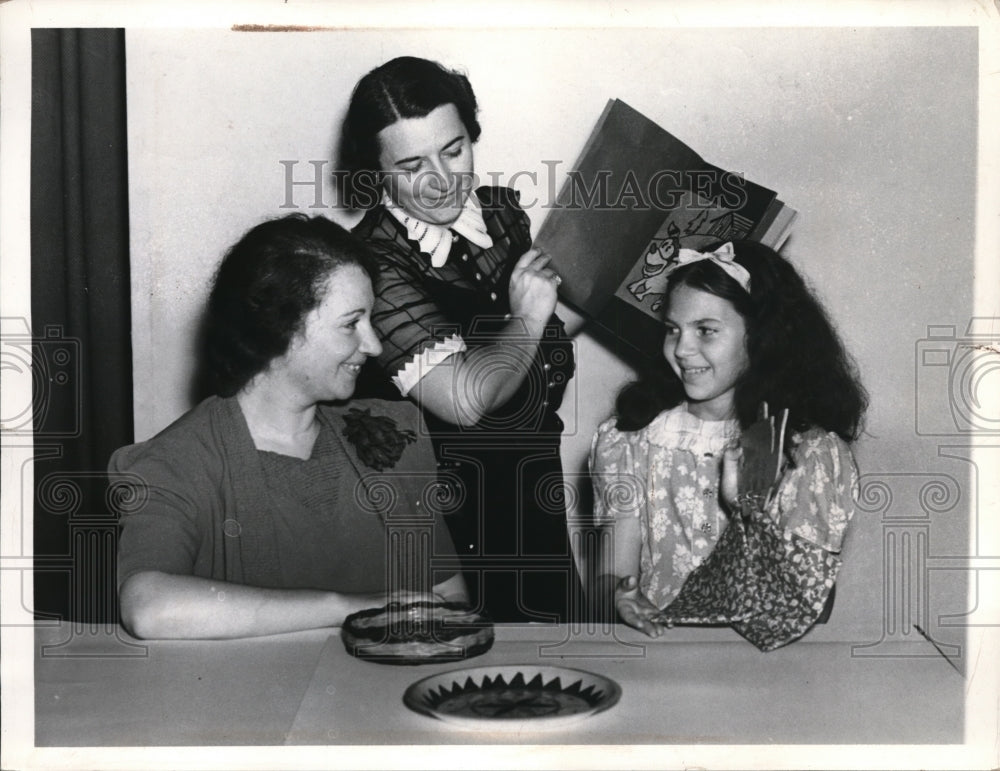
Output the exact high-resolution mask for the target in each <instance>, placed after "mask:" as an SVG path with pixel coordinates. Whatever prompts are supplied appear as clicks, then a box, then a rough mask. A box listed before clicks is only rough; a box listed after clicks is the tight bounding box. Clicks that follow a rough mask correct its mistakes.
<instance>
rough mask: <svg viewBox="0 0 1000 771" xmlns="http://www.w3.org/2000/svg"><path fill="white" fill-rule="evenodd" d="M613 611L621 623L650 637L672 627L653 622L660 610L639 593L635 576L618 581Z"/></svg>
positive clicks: (656, 635)
mask: <svg viewBox="0 0 1000 771" xmlns="http://www.w3.org/2000/svg"><path fill="white" fill-rule="evenodd" d="M615 609H616V610H617V611H618V617H619V618H620V619H621V620H622V621H623V622H625V623H626V624H628V625H629V626H630V627H633V628H635V629H638V630H639V631H640V632H645V633H646V634H648V635H649V636H650V637H659V636H660V635H662V634H663V631H664V629H669V628H670V627H671V626H672V624H669V623H668V624H662V623H660V622H658V621H655V620H654V619H655V618H656V617H657V616H658V615H659V613H660V609H659V608H657V607H656V606H655V605H653V603H651V602H650V601H649V600H647V599H646V598H645V597H644V596H643V595H642V594H640V593H639V582H638V580H637V579H636V577H635V576H625V577H624V578H622V579H621V580H619V581H618V585H617V586H616V587H615Z"/></svg>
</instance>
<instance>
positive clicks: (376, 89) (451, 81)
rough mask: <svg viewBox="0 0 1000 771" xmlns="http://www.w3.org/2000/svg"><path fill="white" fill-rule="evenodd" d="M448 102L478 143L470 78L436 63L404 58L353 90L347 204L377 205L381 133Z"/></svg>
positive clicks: (347, 124)
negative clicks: (379, 140) (379, 134)
mask: <svg viewBox="0 0 1000 771" xmlns="http://www.w3.org/2000/svg"><path fill="white" fill-rule="evenodd" d="M443 104H453V105H455V108H456V109H457V110H458V115H459V117H460V118H461V119H462V123H463V124H464V126H465V130H466V131H467V132H468V134H469V139H470V140H471V141H472V142H475V141H476V140H478V139H479V135H480V133H481V131H482V130H481V129H480V126H479V121H478V120H477V119H476V113H477V112H478V109H479V107H478V105H477V103H476V95H475V93H474V92H473V90H472V85H471V84H470V83H469V79H468V78H467V77H465V75H462V74H461V73H459V72H455V71H453V70H449V69H446V68H445V67H442V66H441V65H440V64H438V63H437V62H432V61H430V60H428V59H420V58H417V57H415V56H400V57H398V58H396V59H393V60H391V61H388V62H386V63H385V64H383V65H381V66H380V67H376V68H375V69H374V70H372V71H371V72H369V73H368V74H367V75H365V76H364V77H363V78H361V80H359V81H358V84H357V85H356V86H355V87H354V93H353V94H352V95H351V102H350V105H348V108H347V116H346V117H345V118H344V124H343V127H342V129H341V135H340V169H341V172H340V173H341V174H342V175H343V179H341V180H340V182H342V189H343V190H344V192H345V194H346V200H344V201H343V203H344V204H346V205H347V206H349V207H350V208H352V209H370V208H371V207H373V206H375V204H377V203H378V201H379V197H380V195H381V194H380V188H379V181H380V178H379V173H380V167H379V160H378V159H379V145H378V133H379V132H380V131H381V130H382V129H384V128H385V127H386V126H391V125H392V124H393V123H395V122H396V121H398V120H402V119H405V118H423V117H426V116H427V115H428V114H429V113H430V112H432V111H433V110H435V109H436V108H438V107H440V106H441V105H443Z"/></svg>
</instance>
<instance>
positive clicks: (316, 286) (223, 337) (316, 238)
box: [204, 213, 374, 396]
mask: <svg viewBox="0 0 1000 771" xmlns="http://www.w3.org/2000/svg"><path fill="white" fill-rule="evenodd" d="M370 259H371V258H370V256H369V253H368V249H367V247H366V246H365V245H364V244H363V243H362V242H361V241H360V240H359V239H358V238H356V237H355V236H352V235H351V234H350V233H348V232H347V231H346V230H344V228H342V227H341V226H340V225H338V224H337V223H335V222H333V221H331V220H329V219H326V218H325V217H308V216H306V215H305V214H301V213H298V214H290V215H288V216H286V217H282V218H279V219H274V220H269V221H267V222H263V223H261V224H259V225H257V226H256V227H253V228H251V229H250V230H249V231H248V232H247V233H246V234H245V235H244V236H243V237H242V238H241V239H240V240H239V241H237V242H236V244H235V245H233V246H232V248H230V249H229V251H228V252H227V253H226V255H225V257H224V258H223V259H222V262H221V263H220V265H219V267H218V269H217V271H216V274H215V279H214V282H213V285H212V291H211V294H210V295H209V299H208V309H207V313H206V318H205V327H204V345H205V356H206V362H205V365H206V374H207V376H208V379H209V387H210V389H211V390H212V391H213V392H214V393H216V394H218V395H220V396H233V395H235V394H236V393H238V392H239V391H240V390H241V389H243V387H244V386H246V384H247V383H249V382H250V380H251V379H252V378H253V377H254V376H255V375H257V374H258V373H260V372H263V371H264V370H265V369H266V368H267V367H268V365H269V364H270V363H271V361H272V360H274V359H276V358H277V357H279V356H282V355H284V354H285V353H286V352H287V351H288V346H289V344H290V343H291V341H292V339H293V338H294V337H295V335H296V334H298V333H299V332H301V331H302V328H303V324H304V321H305V318H306V316H307V315H308V313H309V312H310V311H311V310H313V309H314V308H316V307H317V306H318V305H319V304H320V303H321V302H322V301H323V298H324V297H325V296H326V293H327V291H328V289H329V286H330V281H331V279H333V280H336V276H335V274H336V272H337V271H338V270H339V269H340V268H342V267H345V266H349V265H356V266H357V267H359V268H361V269H362V270H364V271H365V273H366V274H367V275H368V277H369V279H371V278H373V277H374V270H373V267H372V265H371V262H370Z"/></svg>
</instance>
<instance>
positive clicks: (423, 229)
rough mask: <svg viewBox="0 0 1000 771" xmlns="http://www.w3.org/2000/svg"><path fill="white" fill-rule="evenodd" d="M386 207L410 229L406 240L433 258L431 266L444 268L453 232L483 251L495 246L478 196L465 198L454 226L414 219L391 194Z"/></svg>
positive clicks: (385, 204)
mask: <svg viewBox="0 0 1000 771" xmlns="http://www.w3.org/2000/svg"><path fill="white" fill-rule="evenodd" d="M382 204H383V205H384V206H385V208H386V210H388V212H389V214H391V215H392V216H393V217H394V218H395V219H396V220H397V221H399V222H400V224H402V225H403V226H404V227H405V228H406V237H407V238H409V239H410V240H411V241H416V242H417V243H418V244H419V245H420V251H421V252H422V253H423V254H426V255H429V256H430V258H431V265H433V266H434V267H435V268H443V267H444V265H445V263H447V262H448V255H449V254H450V253H451V244H452V231H454V232H455V233H457V234H458V235H460V236H462V237H463V238H466V239H468V240H469V241H470V242H472V243H474V244H475V245H476V246H478V247H479V248H480V249H489V248H490V247H491V246H493V239H492V238H490V235H489V233H487V232H486V223H485V222H484V221H483V210H482V207H481V206H480V204H479V199H478V198H477V197H476V194H475V193H470V194H469V195H468V196H466V198H465V206H463V207H462V213H461V214H459V215H458V219H457V220H455V221H454V222H452V223H451V224H450V225H433V224H431V223H429V222H424V221H423V220H419V219H417V218H416V217H412V216H410V215H409V214H407V213H406V212H405V211H403V209H402V208H400V206H399V205H398V204H396V203H395V202H394V201H393V200H392V199H391V198H390V197H389V194H388V193H386V192H384V191H383V193H382Z"/></svg>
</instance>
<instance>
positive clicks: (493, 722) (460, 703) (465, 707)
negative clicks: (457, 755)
mask: <svg viewBox="0 0 1000 771" xmlns="http://www.w3.org/2000/svg"><path fill="white" fill-rule="evenodd" d="M620 696H621V688H620V687H619V686H618V683H616V682H615V681H614V680H610V679H608V678H606V677H602V676H601V675H595V674H593V673H591V672H585V671H583V670H582V669H569V668H566V667H543V666H518V665H513V666H497V667H472V668H469V669H457V670H454V671H452V672H443V673H441V674H438V675H431V676H430V677H425V678H424V679H423V680H418V681H417V682H416V683H414V684H413V685H411V686H410V687H409V688H407V689H406V693H405V694H403V703H404V704H406V706H407V707H409V708H410V709H412V710H414V711H416V712H419V713H421V714H423V715H428V716H430V717H434V718H437V719H438V720H442V721H444V722H446V723H451V724H453V725H456V726H461V727H463V728H473V729H486V730H518V731H520V730H527V731H532V730H539V729H549V728H561V727H563V726H565V725H568V724H570V723H575V722H576V721H578V720H583V719H584V718H587V717H590V716H591V715H596V714H597V713H598V712H602V711H604V710H606V709H608V708H609V707H613V706H614V705H615V704H617V703H618V699H619V697H620Z"/></svg>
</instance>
